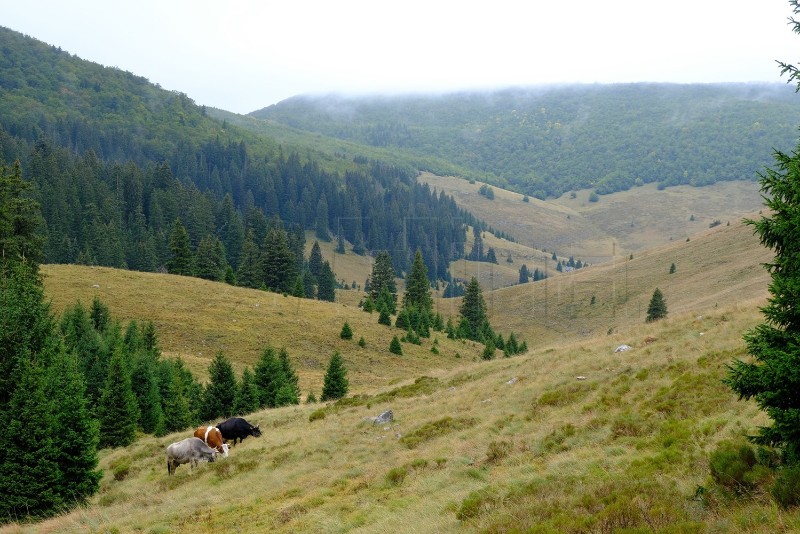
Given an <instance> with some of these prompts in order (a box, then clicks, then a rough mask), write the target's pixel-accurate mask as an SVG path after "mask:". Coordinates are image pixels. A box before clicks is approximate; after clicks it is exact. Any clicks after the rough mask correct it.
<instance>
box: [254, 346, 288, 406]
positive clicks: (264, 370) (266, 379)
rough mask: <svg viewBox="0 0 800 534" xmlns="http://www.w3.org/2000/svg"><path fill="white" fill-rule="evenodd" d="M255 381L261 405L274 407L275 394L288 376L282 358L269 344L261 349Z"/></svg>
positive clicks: (255, 371) (255, 370)
mask: <svg viewBox="0 0 800 534" xmlns="http://www.w3.org/2000/svg"><path fill="white" fill-rule="evenodd" d="M254 382H255V384H256V390H257V391H258V403H259V404H258V405H259V407H260V408H274V407H275V395H276V393H277V391H278V389H280V387H281V386H282V385H283V384H284V383H285V382H286V378H285V376H284V374H283V368H282V366H281V363H280V360H278V357H277V355H276V354H275V349H273V348H272V347H269V346H268V347H266V348H265V349H264V350H263V351H261V356H260V357H259V359H258V361H257V362H256V366H255V369H254Z"/></svg>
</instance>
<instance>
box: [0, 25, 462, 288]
mask: <svg viewBox="0 0 800 534" xmlns="http://www.w3.org/2000/svg"><path fill="white" fill-rule="evenodd" d="M0 51H2V53H1V54H0V175H3V174H5V175H8V174H13V173H16V172H20V173H21V175H22V177H23V178H24V179H26V180H27V181H29V182H31V183H32V184H33V195H34V196H35V197H36V200H38V201H39V203H40V204H41V206H42V212H43V216H44V227H43V230H44V232H45V234H46V238H47V240H46V245H45V250H44V256H45V257H44V261H45V262H47V263H76V262H78V263H90V264H99V265H105V266H111V267H126V268H132V269H137V270H145V271H152V270H158V269H164V268H166V269H168V270H172V269H173V267H175V265H176V263H175V260H176V257H175V256H176V255H177V254H178V252H176V250H178V249H179V250H180V253H179V255H181V256H183V255H186V256H188V257H187V258H183V259H187V260H190V261H189V262H188V263H186V265H189V267H185V266H184V267H181V271H182V272H181V274H195V275H198V276H203V277H207V278H220V277H222V276H223V273H224V272H225V271H226V270H228V268H230V269H229V270H231V271H232V274H234V275H238V274H241V275H242V278H239V282H241V281H242V280H243V279H245V278H244V277H245V276H246V279H247V280H248V282H247V284H246V285H251V286H253V287H268V288H271V289H278V290H282V291H286V290H287V288H291V287H294V286H295V285H296V284H297V280H295V279H291V280H281V281H274V280H269V279H264V277H263V276H262V275H263V274H264V273H263V272H260V267H259V266H261V265H263V264H264V261H266V260H265V258H264V255H269V254H268V253H269V252H270V251H268V250H267V248H269V247H271V246H279V247H281V249H283V248H285V247H287V245H288V246H289V247H290V248H292V252H293V254H294V256H293V259H294V260H295V262H296V263H295V266H294V267H292V268H288V269H283V270H282V271H281V272H285V273H287V276H288V275H289V274H288V273H292V274H293V275H297V276H301V274H302V273H301V272H300V271H301V269H302V259H303V258H302V257H298V256H300V255H301V254H302V250H303V248H302V247H303V243H302V241H303V240H304V239H305V238H304V237H303V230H313V231H315V232H316V235H317V236H318V238H319V239H336V237H337V236H338V237H341V238H342V242H343V243H344V241H345V240H346V241H348V242H349V243H350V244H351V246H352V247H355V249H356V251H357V252H359V253H362V254H363V253H365V252H367V251H369V250H390V251H392V255H393V260H394V262H395V263H394V265H395V267H396V269H397V270H398V272H402V271H403V270H405V269H406V268H407V267H408V266H410V261H411V260H412V259H413V256H414V251H415V250H416V249H417V248H419V249H421V250H422V252H423V254H424V257H425V260H426V262H427V263H428V265H429V273H430V274H431V276H432V277H433V276H437V275H438V276H439V277H442V278H446V277H447V273H446V266H447V265H448V264H449V262H450V261H452V260H453V259H455V257H457V255H458V254H459V251H463V242H464V240H465V235H464V230H463V225H464V223H465V222H472V218H471V216H469V214H467V213H464V212H462V211H461V210H459V209H458V208H457V207H456V205H455V203H454V202H453V201H452V199H451V198H449V197H447V196H445V195H439V194H436V192H435V191H431V190H429V189H428V188H427V187H426V186H421V185H419V184H417V183H416V182H415V171H414V170H413V169H411V168H410V167H403V166H399V165H387V164H384V163H381V162H378V161H374V160H367V159H366V158H362V159H358V161H353V159H352V158H350V159H345V158H342V157H339V158H332V157H328V156H324V155H321V154H320V153H317V152H314V151H313V150H311V149H309V148H308V147H302V148H297V147H292V146H286V145H280V144H279V143H278V142H276V141H275V140H273V139H270V138H267V137H265V136H258V135H255V134H252V133H250V132H247V131H245V130H242V129H239V128H236V127H234V126H232V125H229V124H226V123H224V122H223V121H218V120H216V119H213V118H211V117H210V116H208V115H207V114H206V109H205V108H204V107H202V106H198V105H196V104H195V102H194V101H193V100H192V99H190V98H188V97H187V96H186V95H185V94H182V93H180V92H176V91H167V90H164V89H162V88H160V87H158V86H157V85H154V84H152V83H150V82H149V81H148V80H147V79H145V78H143V77H141V76H137V75H135V74H132V73H129V72H124V71H122V70H120V69H118V68H115V67H104V66H101V65H98V64H96V63H92V62H89V61H85V60H82V59H80V58H78V57H76V56H73V55H71V54H69V53H68V52H66V51H63V50H61V49H60V48H58V47H57V46H55V45H48V44H45V43H43V42H41V41H38V40H36V39H34V38H31V37H28V36H24V35H22V34H20V33H18V32H15V31H12V30H10V29H6V28H1V27H0ZM16 160H19V161H20V163H21V167H20V170H19V171H18V170H16V169H14V168H13V164H14V162H15V161H16ZM433 215H435V217H434V216H433ZM270 230H280V231H279V232H278V233H279V234H280V233H282V234H283V235H279V236H276V235H272V237H273V238H275V239H277V241H273V242H272V245H270V244H268V243H267V241H266V239H267V237H268V234H270V233H271V232H270ZM184 231H185V233H186V234H188V246H183V245H182V244H181V243H182V241H183V232H184ZM273 234H274V233H273ZM292 236H295V237H292ZM176 240H177V241H176ZM254 249H255V251H254ZM348 250H349V248H348ZM272 252H275V251H274V250H273V251H272ZM283 253H284V250H281V251H279V253H278V255H279V256H281V257H284V258H288V257H289V256H288V255H285V254H283ZM245 256H247V257H245ZM179 259H181V258H179ZM243 260H244V262H245V263H246V264H247V265H250V266H251V267H249V269H250V271H251V272H248V273H240V272H239V271H240V270H241V267H242V264H243ZM254 262H255V263H254ZM253 265H255V267H252V266H253ZM201 266H202V267H201ZM437 266H438V270H437ZM254 269H255V271H256V272H252V271H253V270H254ZM176 272H177V271H176ZM229 274H231V273H229ZM229 279H230V277H229ZM278 283H279V286H278V287H276V286H275V284H278Z"/></svg>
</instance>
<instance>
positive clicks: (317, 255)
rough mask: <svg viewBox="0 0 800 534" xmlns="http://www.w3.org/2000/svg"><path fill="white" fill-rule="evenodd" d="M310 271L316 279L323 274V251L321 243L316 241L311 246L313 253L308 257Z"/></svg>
mask: <svg viewBox="0 0 800 534" xmlns="http://www.w3.org/2000/svg"><path fill="white" fill-rule="evenodd" d="M308 269H309V271H311V274H313V275H314V278H319V277H320V275H321V274H322V250H321V249H320V247H319V241H314V244H313V245H312V246H311V253H310V254H309V256H308Z"/></svg>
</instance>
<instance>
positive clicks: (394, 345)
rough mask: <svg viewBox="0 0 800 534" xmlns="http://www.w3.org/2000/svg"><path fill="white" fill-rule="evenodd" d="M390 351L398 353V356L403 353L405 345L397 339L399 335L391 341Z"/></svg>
mask: <svg viewBox="0 0 800 534" xmlns="http://www.w3.org/2000/svg"><path fill="white" fill-rule="evenodd" d="M389 352H391V353H392V354H397V355H398V356H402V355H403V346H402V345H401V344H400V340H399V339H397V336H394V337H393V338H392V341H391V343H389Z"/></svg>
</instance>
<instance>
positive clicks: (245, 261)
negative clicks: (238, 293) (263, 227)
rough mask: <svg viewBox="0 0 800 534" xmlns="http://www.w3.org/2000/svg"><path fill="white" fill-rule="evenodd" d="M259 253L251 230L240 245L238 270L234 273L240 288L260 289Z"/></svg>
mask: <svg viewBox="0 0 800 534" xmlns="http://www.w3.org/2000/svg"><path fill="white" fill-rule="evenodd" d="M260 258H261V252H260V251H259V249H258V245H257V244H256V242H255V235H254V233H253V231H252V230H250V231H249V232H247V238H246V239H245V240H244V243H243V244H242V252H241V254H240V255H239V262H238V263H239V270H238V271H236V283H237V284H238V285H239V286H241V287H249V288H252V289H258V288H259V287H261V282H262V276H261V261H260Z"/></svg>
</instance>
